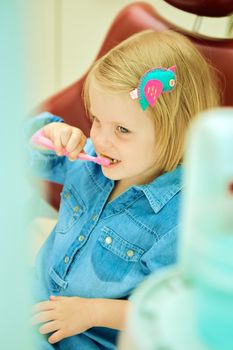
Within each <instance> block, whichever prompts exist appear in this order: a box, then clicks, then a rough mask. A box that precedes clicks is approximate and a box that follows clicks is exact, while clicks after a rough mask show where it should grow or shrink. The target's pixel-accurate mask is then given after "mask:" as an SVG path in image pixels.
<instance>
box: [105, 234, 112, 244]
mask: <svg viewBox="0 0 233 350" xmlns="http://www.w3.org/2000/svg"><path fill="white" fill-rule="evenodd" d="M104 241H105V243H106V244H111V243H112V237H110V236H108V237H106V238H105V240H104Z"/></svg>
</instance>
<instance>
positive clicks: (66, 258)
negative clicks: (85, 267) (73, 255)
mask: <svg viewBox="0 0 233 350" xmlns="http://www.w3.org/2000/svg"><path fill="white" fill-rule="evenodd" d="M64 261H65V263H66V264H68V262H69V257H68V256H66V257H65V259H64Z"/></svg>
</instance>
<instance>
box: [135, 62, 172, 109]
mask: <svg viewBox="0 0 233 350" xmlns="http://www.w3.org/2000/svg"><path fill="white" fill-rule="evenodd" d="M175 70H176V66H172V67H170V68H163V67H159V68H152V69H150V70H148V71H147V72H146V73H145V74H143V76H142V77H141V78H140V80H139V84H138V87H137V88H136V89H134V90H133V91H131V92H130V96H131V98H132V99H133V100H134V99H139V103H140V105H141V107H142V110H143V111H144V110H145V109H146V108H147V107H148V106H149V105H150V106H151V107H154V105H155V102H156V100H157V98H158V97H159V96H160V95H161V93H162V92H170V91H172V90H173V89H174V88H175V86H176V75H175Z"/></svg>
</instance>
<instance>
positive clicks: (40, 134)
mask: <svg viewBox="0 0 233 350" xmlns="http://www.w3.org/2000/svg"><path fill="white" fill-rule="evenodd" d="M30 143H31V144H32V145H33V144H34V145H39V146H44V147H46V148H48V149H50V150H52V151H55V147H54V145H53V143H52V141H51V140H50V139H48V138H47V137H45V134H44V130H43V129H40V130H38V131H37V132H36V133H35V134H34V135H32V137H31V139H30ZM62 154H63V155H64V156H67V157H69V153H68V152H67V151H66V149H65V148H63V149H62ZM77 159H80V160H89V161H90V162H94V163H97V164H100V165H105V166H108V165H109V164H110V163H111V162H110V160H109V159H108V158H105V157H100V156H98V157H93V156H90V155H89V154H86V153H79V154H78V155H77Z"/></svg>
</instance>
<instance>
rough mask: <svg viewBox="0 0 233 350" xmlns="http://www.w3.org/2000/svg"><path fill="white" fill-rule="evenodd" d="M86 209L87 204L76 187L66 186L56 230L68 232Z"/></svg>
mask: <svg viewBox="0 0 233 350" xmlns="http://www.w3.org/2000/svg"><path fill="white" fill-rule="evenodd" d="M85 210H86V207H85V204H84V202H83V200H82V199H81V197H80V196H79V194H78V193H77V191H76V190H75V189H74V187H73V186H72V185H70V186H68V185H67V186H65V187H64V188H63V191H62V192H61V204H60V209H59V213H58V220H57V225H56V227H55V231H56V232H57V233H63V234H64V233H67V232H68V231H69V230H70V229H71V227H72V226H73V225H74V224H75V223H76V222H77V221H78V219H79V218H80V217H81V215H82V214H83V213H84V211H85Z"/></svg>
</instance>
